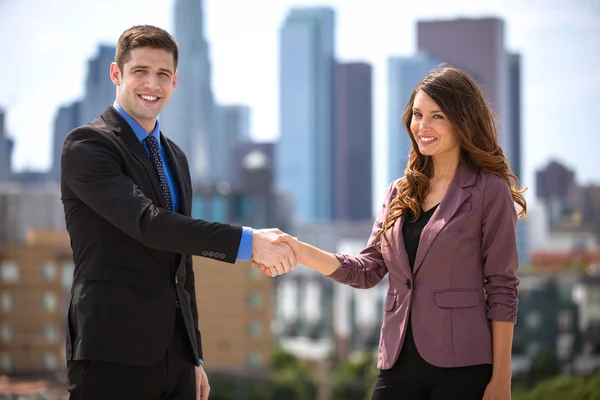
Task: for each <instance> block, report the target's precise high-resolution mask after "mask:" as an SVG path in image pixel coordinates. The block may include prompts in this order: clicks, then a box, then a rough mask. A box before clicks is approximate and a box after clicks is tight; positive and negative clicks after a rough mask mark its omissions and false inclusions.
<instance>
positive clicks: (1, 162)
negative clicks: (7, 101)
mask: <svg viewBox="0 0 600 400" xmlns="http://www.w3.org/2000/svg"><path fill="white" fill-rule="evenodd" d="M4 117H5V114H4V110H3V109H0V182H3V181H7V180H8V179H9V178H10V176H11V174H12V166H11V164H12V150H13V145H14V142H13V141H12V140H11V139H9V138H8V135H7V132H6V125H5V123H6V122H5V118H4Z"/></svg>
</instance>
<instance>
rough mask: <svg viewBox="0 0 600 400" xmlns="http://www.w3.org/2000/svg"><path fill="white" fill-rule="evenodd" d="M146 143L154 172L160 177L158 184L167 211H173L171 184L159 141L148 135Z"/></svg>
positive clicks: (145, 139)
mask: <svg viewBox="0 0 600 400" xmlns="http://www.w3.org/2000/svg"><path fill="white" fill-rule="evenodd" d="M144 143H146V146H148V155H149V157H150V162H151V163H152V167H154V172H156V176H157V177H158V182H159V183H160V188H161V191H162V194H163V196H164V199H165V205H166V209H167V210H173V205H172V200H171V191H170V190H169V184H168V182H167V178H166V176H165V168H164V165H163V161H162V158H161V157H160V149H159V147H158V140H157V139H156V138H155V137H154V136H152V135H148V136H146V137H145V138H144Z"/></svg>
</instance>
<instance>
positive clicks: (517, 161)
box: [507, 54, 523, 181]
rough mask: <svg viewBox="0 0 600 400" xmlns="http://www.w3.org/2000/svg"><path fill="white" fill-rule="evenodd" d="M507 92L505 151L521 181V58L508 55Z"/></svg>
mask: <svg viewBox="0 0 600 400" xmlns="http://www.w3.org/2000/svg"><path fill="white" fill-rule="evenodd" d="M508 57H509V73H508V77H509V90H510V102H509V105H510V123H509V129H510V134H511V136H512V137H511V140H510V144H511V146H512V147H511V148H510V149H507V156H508V157H509V162H510V167H511V169H512V171H513V173H514V174H515V175H516V176H517V178H519V179H520V180H521V181H522V180H523V175H521V174H522V172H523V171H522V166H521V56H520V55H519V54H509V55H508Z"/></svg>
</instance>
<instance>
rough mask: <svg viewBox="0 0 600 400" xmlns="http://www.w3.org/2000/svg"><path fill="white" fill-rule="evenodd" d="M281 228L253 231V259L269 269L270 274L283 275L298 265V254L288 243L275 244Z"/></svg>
mask: <svg viewBox="0 0 600 400" xmlns="http://www.w3.org/2000/svg"><path fill="white" fill-rule="evenodd" d="M282 233H283V232H281V231H280V230H279V229H259V230H256V229H255V230H254V232H253V233H252V261H253V263H255V264H262V265H264V266H265V267H266V268H268V269H269V271H270V272H269V273H268V275H270V276H275V275H281V274H284V273H286V272H289V271H291V270H292V269H294V268H295V267H296V256H295V255H294V252H293V251H292V249H291V247H290V246H289V245H288V244H287V243H278V244H274V243H273V240H275V239H276V238H277V236H278V235H279V234H282Z"/></svg>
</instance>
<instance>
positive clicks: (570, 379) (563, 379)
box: [512, 372, 600, 400]
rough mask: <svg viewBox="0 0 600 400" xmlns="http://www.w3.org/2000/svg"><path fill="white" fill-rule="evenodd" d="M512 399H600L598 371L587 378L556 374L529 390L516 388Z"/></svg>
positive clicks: (599, 375)
mask: <svg viewBox="0 0 600 400" xmlns="http://www.w3.org/2000/svg"><path fill="white" fill-rule="evenodd" d="M512 398H513V400H600V372H598V373H596V374H595V375H593V376H592V377H589V378H587V379H585V378H583V377H578V376H557V377H554V378H551V379H547V380H544V381H542V382H540V383H538V384H537V385H535V387H533V388H532V389H530V390H527V391H525V390H516V391H515V392H514V393H513V395H512Z"/></svg>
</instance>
